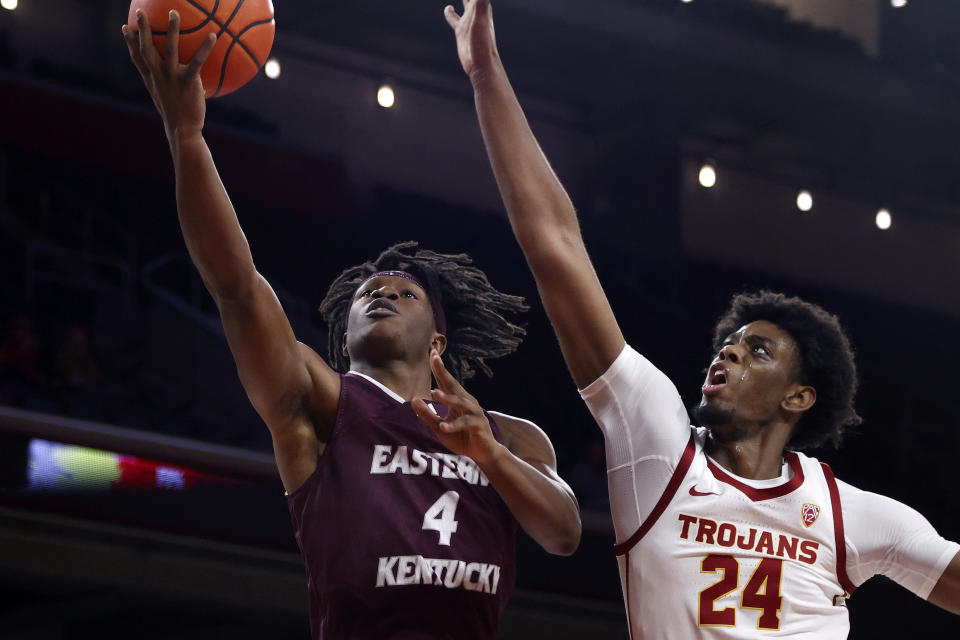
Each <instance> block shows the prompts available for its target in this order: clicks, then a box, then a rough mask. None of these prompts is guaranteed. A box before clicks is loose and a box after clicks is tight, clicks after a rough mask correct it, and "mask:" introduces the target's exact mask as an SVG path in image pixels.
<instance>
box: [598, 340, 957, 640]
mask: <svg viewBox="0 0 960 640" xmlns="http://www.w3.org/2000/svg"><path fill="white" fill-rule="evenodd" d="M581 394H582V396H583V398H584V400H585V401H586V402H587V405H588V406H589V407H590V410H591V412H592V413H593V415H594V417H595V418H596V419H597V422H598V423H599V424H600V426H601V428H602V429H603V431H604V436H605V441H606V450H607V466H608V476H609V486H610V504H611V509H612V512H613V518H614V527H615V529H616V534H617V541H618V543H617V545H616V547H615V551H616V553H617V560H618V563H619V567H620V578H621V582H622V585H623V591H624V601H625V604H626V609H627V616H628V619H629V625H630V631H631V637H632V638H633V640H640V639H644V640H647V639H656V640H672V639H678V640H679V639H688V638H723V639H726V638H772V637H777V638H780V637H789V638H809V639H813V638H816V639H817V640H831V639H834V638H836V639H840V638H846V637H847V634H848V632H849V626H850V625H849V618H848V615H847V609H846V599H847V598H848V597H849V596H850V595H851V594H852V593H853V591H854V590H855V589H856V587H857V586H858V585H859V584H861V583H863V582H864V581H866V580H867V579H868V578H870V577H871V576H872V575H875V574H877V573H882V574H884V575H887V576H889V577H891V578H892V579H894V580H896V581H897V582H899V583H900V584H902V585H903V586H905V587H907V588H908V589H910V590H912V591H914V593H917V594H918V595H920V596H921V597H924V598H925V597H926V596H927V595H929V592H930V590H931V589H932V588H933V586H934V585H935V584H936V582H937V580H938V579H939V577H940V575H941V573H942V572H943V570H944V568H945V567H946V565H947V564H948V563H949V562H950V560H951V559H952V558H953V557H954V555H956V554H957V552H958V550H960V545H957V544H955V543H952V542H948V541H946V540H944V539H943V538H941V537H940V536H939V535H937V534H936V532H935V531H934V530H933V527H931V526H930V525H929V523H927V522H926V520H924V519H923V518H922V517H921V516H920V515H919V514H917V513H916V512H915V511H913V510H912V509H910V508H909V507H906V506H904V505H902V504H900V503H897V502H896V501H893V500H890V499H888V498H883V497H882V496H877V495H875V494H870V493H867V492H863V491H859V490H857V489H855V488H853V487H851V486H850V485H847V484H845V483H842V482H839V481H837V480H835V479H834V478H833V474H832V472H831V471H830V468H829V467H828V466H827V465H826V464H823V463H820V462H818V461H816V460H815V459H812V458H809V457H807V456H804V455H803V454H800V453H793V452H786V453H785V455H784V463H783V465H782V473H781V476H780V477H779V478H775V479H772V480H764V481H751V480H746V479H744V478H738V477H736V476H733V475H732V474H730V473H728V472H726V471H725V470H724V469H722V468H721V467H720V466H719V465H718V464H716V463H715V462H714V461H712V460H711V459H710V458H709V457H708V456H707V455H706V454H705V452H704V443H705V441H706V436H707V432H706V430H704V429H694V428H693V427H691V426H690V423H689V420H688V417H687V413H686V410H685V409H684V407H683V403H682V401H681V400H680V396H679V394H678V393H677V391H676V388H675V387H674V386H673V384H672V383H670V381H669V380H668V379H667V378H666V377H665V376H664V375H663V374H662V373H661V372H660V371H658V370H657V369H656V368H655V367H653V365H651V364H650V363H649V362H648V361H647V360H646V359H645V358H643V357H642V356H641V355H640V354H638V353H637V352H636V351H634V350H633V349H631V348H630V347H629V346H627V347H625V348H624V351H623V352H622V353H621V354H620V356H619V357H618V358H617V360H616V361H615V362H614V363H613V364H612V365H611V367H610V369H609V370H608V371H607V372H606V373H604V375H603V376H601V377H600V378H599V379H598V380H596V381H595V382H593V383H591V384H590V385H589V386H588V387H586V388H585V389H583V390H582V391H581Z"/></svg>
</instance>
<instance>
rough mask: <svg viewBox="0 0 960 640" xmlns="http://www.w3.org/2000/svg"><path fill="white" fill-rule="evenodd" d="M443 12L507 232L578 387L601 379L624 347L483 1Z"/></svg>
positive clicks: (570, 207) (571, 210)
mask: <svg viewBox="0 0 960 640" xmlns="http://www.w3.org/2000/svg"><path fill="white" fill-rule="evenodd" d="M444 15H445V16H446V18H447V22H448V23H449V24H450V26H451V27H452V28H453V30H454V33H455V34H456V37H457V53H458V55H459V56H460V62H461V64H462V65H463V70H464V71H465V72H466V74H467V75H468V76H469V77H470V81H471V83H472V84H473V89H474V95H475V99H476V106H477V114H478V117H479V119H480V128H481V130H482V132H483V139H484V142H485V143H486V146H487V153H488V154H489V156H490V163H491V165H492V166H493V173H494V175H495V177H496V179H497V185H498V186H499V187H500V193H501V195H502V196H503V201H504V203H505V205H506V208H507V213H508V215H509V217H510V224H511V225H512V227H513V232H514V234H515V235H516V237H517V241H518V242H519V243H520V247H521V248H522V249H523V252H524V254H525V255H526V258H527V262H528V263H529V265H530V269H531V270H532V271H533V275H534V277H535V278H536V281H537V287H538V288H539V290H540V297H541V299H542V300H543V305H544V307H545V308H546V311H547V315H548V316H549V317H550V321H551V322H552V323H553V327H554V330H555V331H556V333H557V338H558V339H559V341H560V347H561V349H562V350H563V356H564V358H565V359H566V362H567V366H568V367H569V368H570V373H571V374H572V375H573V379H574V381H575V382H576V384H577V386H578V387H580V388H583V387H585V386H587V385H588V384H589V383H590V382H592V381H593V380H595V379H596V378H597V377H599V376H600V374H602V373H603V372H604V371H606V369H607V368H608V367H609V366H610V364H611V363H612V362H613V361H614V359H615V358H616V357H617V354H619V353H620V351H621V350H622V349H623V345H624V340H623V335H622V333H621V332H620V328H619V326H618V325H617V321H616V319H615V318H614V316H613V311H612V310H611V308H610V304H609V302H608V301H607V298H606V295H605V294H604V292H603V289H602V287H601V286H600V281H599V280H598V279H597V275H596V273H595V272H594V269H593V265H592V264H591V262H590V258H589V256H588V255H587V251H586V248H585V247H584V244H583V239H582V238H581V235H580V228H579V225H578V223H577V215H576V211H575V210H574V208H573V204H572V203H571V202H570V198H569V197H568V196H567V193H566V192H565V191H564V189H563V186H562V185H561V184H560V181H559V180H558V179H557V176H556V174H554V172H553V169H552V168H551V167H550V163H549V162H548V161H547V158H546V156H544V154H543V152H542V151H541V150H540V146H539V145H538V144H537V140H536V138H534V136H533V132H532V131H531V130H530V126H529V125H528V124H527V120H526V117H525V116H524V115H523V110H522V109H521V108H520V104H519V103H518V102H517V98H516V96H515V95H514V92H513V88H512V87H511V86H510V81H509V80H508V79H507V75H506V72H505V71H504V68H503V65H502V64H501V62H500V56H499V54H498V53H497V45H496V39H495V37H494V29H493V19H492V9H491V6H490V2H489V0H464V10H463V15H458V14H457V12H456V11H455V10H454V8H453V7H452V6H448V7H446V9H445V10H444Z"/></svg>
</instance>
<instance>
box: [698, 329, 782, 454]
mask: <svg viewBox="0 0 960 640" xmlns="http://www.w3.org/2000/svg"><path fill="white" fill-rule="evenodd" d="M798 358H799V354H798V353H797V346H796V343H795V342H794V341H793V338H791V337H790V335H789V334H787V333H786V332H785V331H783V330H782V329H780V327H778V326H777V325H775V324H774V323H772V322H767V321H766V320H758V321H755V322H751V323H750V324H747V325H744V326H743V327H740V328H739V329H738V330H737V331H735V332H734V333H732V334H731V335H730V336H728V337H727V339H726V340H725V341H724V343H723V346H722V347H721V349H720V351H719V352H718V353H717V355H716V356H715V357H714V359H713V361H712V362H711V363H710V367H709V368H708V369H707V376H706V380H704V383H703V387H702V388H701V391H702V392H703V396H702V398H701V401H700V406H699V407H698V408H697V414H698V416H700V418H701V422H704V423H706V425H707V426H709V427H711V429H712V430H714V431H715V432H717V431H718V430H720V431H723V430H724V429H723V426H724V425H728V426H729V427H730V428H731V429H736V428H737V427H738V426H739V425H746V424H751V423H753V424H757V423H759V424H766V423H769V422H770V421H772V420H773V419H775V418H776V416H777V413H778V412H779V411H780V408H781V403H782V402H784V400H785V399H786V398H787V396H788V395H789V394H790V392H791V390H792V389H793V388H794V387H797V386H799V385H798V382H797V374H798V371H799V360H798ZM718 435H721V434H718ZM728 435H730V436H731V437H736V435H737V434H736V433H734V432H733V431H731V433H730V434H728ZM740 435H744V434H740Z"/></svg>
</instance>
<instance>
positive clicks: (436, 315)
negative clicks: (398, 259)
mask: <svg viewBox="0 0 960 640" xmlns="http://www.w3.org/2000/svg"><path fill="white" fill-rule="evenodd" d="M379 276H395V277H397V278H406V279H407V280H409V281H410V282H412V283H414V284H415V285H417V286H418V287H420V288H421V289H423V290H424V291H425V292H426V294H427V300H429V301H430V308H431V309H433V322H434V324H436V325H437V331H438V332H439V333H443V334H446V333H447V316H446V315H444V313H443V307H441V306H440V303H439V302H437V300H436V299H435V298H434V297H433V296H432V295H430V290H429V289H427V287H425V286H424V285H423V283H422V282H420V281H419V280H418V279H417V278H416V276H414V275H413V274H412V273H407V272H406V271H377V272H376V273H372V274H370V275H369V276H367V277H366V278H365V279H364V281H363V282H361V283H360V286H363V284H364V283H366V282H369V281H370V280H373V279H374V278H376V277H379ZM359 288H360V287H357V289H359ZM347 317H349V315H348V316H347Z"/></svg>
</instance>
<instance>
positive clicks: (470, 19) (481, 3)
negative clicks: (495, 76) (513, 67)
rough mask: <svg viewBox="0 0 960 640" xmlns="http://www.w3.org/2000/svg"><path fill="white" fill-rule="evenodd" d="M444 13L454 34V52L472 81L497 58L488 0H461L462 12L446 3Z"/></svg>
mask: <svg viewBox="0 0 960 640" xmlns="http://www.w3.org/2000/svg"><path fill="white" fill-rule="evenodd" d="M443 15H444V17H445V18H446V19H447V24H449V25H450V27H451V28H452V29H453V33H454V34H455V35H456V37H457V54H458V55H459V56H460V64H461V65H463V70H464V71H465V72H466V74H467V75H468V76H470V79H471V80H473V79H475V77H476V76H482V75H483V74H484V73H485V72H486V71H487V70H488V69H489V68H490V65H491V64H493V63H494V61H496V60H497V59H498V58H499V54H498V53H497V40H496V37H495V35H494V31H493V9H492V7H491V6H490V0H463V15H458V14H457V11H456V9H454V8H453V6H452V5H447V6H446V7H445V8H444V9H443Z"/></svg>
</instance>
